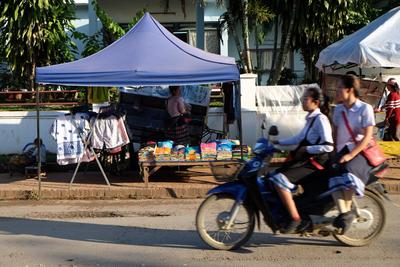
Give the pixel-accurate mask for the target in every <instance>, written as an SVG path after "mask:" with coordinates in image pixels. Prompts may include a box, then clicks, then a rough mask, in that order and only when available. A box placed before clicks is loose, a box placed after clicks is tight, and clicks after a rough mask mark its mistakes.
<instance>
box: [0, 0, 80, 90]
mask: <svg viewBox="0 0 400 267" xmlns="http://www.w3.org/2000/svg"><path fill="white" fill-rule="evenodd" d="M73 19H74V5H73V1H72V0H24V1H20V0H7V1H0V31H1V37H0V47H1V50H0V53H1V56H2V58H4V59H5V61H6V63H7V64H8V65H9V67H10V68H11V71H12V73H13V76H14V78H15V79H16V81H17V83H18V85H19V86H27V87H29V88H30V89H33V85H34V77H35V68H36V66H44V65H49V64H55V63H61V62H66V61H71V60H73V59H74V52H75V51H76V49H77V48H76V45H75V43H73V42H72V41H71V38H70V36H69V35H68V34H67V31H71V32H72V31H74V27H73V25H72V23H71V21H72V20H73Z"/></svg>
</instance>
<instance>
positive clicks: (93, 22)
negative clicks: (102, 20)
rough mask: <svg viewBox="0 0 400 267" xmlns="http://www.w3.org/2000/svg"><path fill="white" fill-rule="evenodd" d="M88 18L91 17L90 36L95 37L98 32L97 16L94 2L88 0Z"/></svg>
mask: <svg viewBox="0 0 400 267" xmlns="http://www.w3.org/2000/svg"><path fill="white" fill-rule="evenodd" d="M88 17H89V36H92V35H95V34H96V32H97V30H98V29H97V16H96V11H95V10H94V6H93V0H88Z"/></svg>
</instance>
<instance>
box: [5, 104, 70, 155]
mask: <svg viewBox="0 0 400 267" xmlns="http://www.w3.org/2000/svg"><path fill="white" fill-rule="evenodd" d="M63 113H65V111H44V112H41V113H40V135H41V138H42V140H43V143H44V144H45V146H46V148H47V150H48V151H50V152H53V153H55V152H56V143H55V141H54V140H53V138H52V137H51V136H50V134H49V129H50V126H51V124H52V123H53V121H54V120H55V119H56V118H57V116H59V115H60V114H63ZM35 138H36V112H35V111H3V112H0V140H1V143H0V154H13V153H20V152H21V150H22V148H23V147H24V146H25V145H26V144H27V143H29V142H32V141H33V140H34V139H35Z"/></svg>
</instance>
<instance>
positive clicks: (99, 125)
mask: <svg viewBox="0 0 400 267" xmlns="http://www.w3.org/2000/svg"><path fill="white" fill-rule="evenodd" d="M92 125H93V126H92V131H93V135H92V138H91V146H92V147H93V148H96V149H103V148H106V149H113V148H116V147H120V146H124V145H126V144H129V136H128V132H127V131H126V128H125V123H124V120H123V118H122V117H121V118H117V117H116V116H114V115H111V116H108V117H105V118H101V119H100V118H97V119H95V118H93V121H92Z"/></svg>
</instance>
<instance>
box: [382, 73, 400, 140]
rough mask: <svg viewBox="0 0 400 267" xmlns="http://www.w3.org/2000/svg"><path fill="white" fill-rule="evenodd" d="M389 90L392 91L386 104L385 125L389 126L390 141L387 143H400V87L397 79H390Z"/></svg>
mask: <svg viewBox="0 0 400 267" xmlns="http://www.w3.org/2000/svg"><path fill="white" fill-rule="evenodd" d="M387 88H388V89H389V90H390V94H389V96H388V98H387V100H386V104H385V109H386V117H385V124H386V125H387V126H388V135H389V136H388V137H389V140H385V141H399V140H400V94H399V85H398V83H397V82H396V79H394V78H390V79H389V80H388V82H387Z"/></svg>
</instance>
